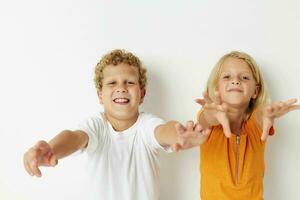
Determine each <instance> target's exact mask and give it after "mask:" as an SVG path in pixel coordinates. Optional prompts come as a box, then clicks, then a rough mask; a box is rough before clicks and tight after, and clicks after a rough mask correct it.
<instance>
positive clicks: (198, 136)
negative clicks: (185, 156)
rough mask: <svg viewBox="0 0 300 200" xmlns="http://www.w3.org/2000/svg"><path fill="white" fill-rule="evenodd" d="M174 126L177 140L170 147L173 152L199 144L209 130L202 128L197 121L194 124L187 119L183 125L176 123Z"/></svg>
mask: <svg viewBox="0 0 300 200" xmlns="http://www.w3.org/2000/svg"><path fill="white" fill-rule="evenodd" d="M175 128H176V132H177V136H178V138H177V141H178V142H177V143H175V144H173V145H172V147H171V148H172V150H173V151H175V152H177V151H179V150H184V149H189V148H192V147H195V146H198V145H200V144H201V143H203V141H205V140H206V138H207V137H208V135H209V134H210V132H211V129H210V128H207V129H203V127H202V126H201V125H200V124H199V123H196V124H194V122H193V121H188V122H187V123H186V126H185V127H184V126H183V125H182V124H180V123H177V124H176V125H175Z"/></svg>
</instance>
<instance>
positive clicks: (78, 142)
mask: <svg viewBox="0 0 300 200" xmlns="http://www.w3.org/2000/svg"><path fill="white" fill-rule="evenodd" d="M146 82H147V77H146V70H145V69H144V68H143V67H142V64H141V62H140V60H139V59H138V58H137V57H136V56H134V55H133V54H132V53H130V52H126V51H124V50H114V51H112V52H110V53H108V54H106V55H105V56H104V57H103V58H102V59H101V60H100V62H99V63H98V64H97V66H96V69H95V85H96V88H97V94H98V97H99V100H100V103H101V104H103V107H104V112H103V113H101V114H99V116H97V117H94V118H91V119H89V120H87V121H86V122H85V123H83V124H82V125H81V127H80V128H79V129H78V130H75V131H70V130H64V131H62V132H61V133H60V134H58V135H57V136H56V137H54V138H53V139H52V140H51V141H50V142H49V143H47V142H45V141H39V142H38V143H37V144H36V145H35V146H34V147H32V148H30V149H29V150H28V151H27V152H26V153H25V154H24V166H25V169H26V171H27V172H28V173H29V174H30V175H32V176H38V177H39V176H41V172H40V170H39V166H55V165H56V164H57V160H58V159H61V158H63V157H66V156H68V155H70V154H71V153H73V152H75V151H77V150H80V149H81V150H83V151H85V152H87V154H88V157H89V164H90V173H91V175H92V177H93V179H92V180H93V181H92V185H93V187H92V189H91V193H90V194H92V197H90V198H89V199H105V200H120V199H123V200H158V198H159V165H158V164H159V163H158V157H157V156H158V151H157V150H158V149H163V150H165V151H166V150H167V149H168V148H170V147H172V148H173V149H174V150H176V151H177V150H179V149H185V148H189V147H190V146H193V144H191V143H192V142H193V141H191V142H189V141H185V139H184V137H180V136H181V135H183V134H184V135H186V134H187V135H195V136H199V137H201V136H202V135H205V134H208V131H207V130H205V131H204V130H202V128H201V126H200V125H199V124H198V125H194V124H193V122H188V123H187V125H186V127H183V126H182V125H180V124H176V122H175V121H170V122H168V123H164V122H163V120H161V119H159V118H157V117H156V116H153V115H150V114H145V113H139V105H140V104H141V103H142V102H143V100H144V97H145V94H146V90H145V87H146ZM175 125H176V128H175ZM187 138H188V137H187Z"/></svg>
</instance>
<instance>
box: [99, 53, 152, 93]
mask: <svg viewBox="0 0 300 200" xmlns="http://www.w3.org/2000/svg"><path fill="white" fill-rule="evenodd" d="M120 63H123V64H128V65H130V66H133V67H136V68H137V69H138V74H139V85H140V88H141V89H144V88H145V87H146V85H147V76H146V72H147V70H146V69H145V68H144V67H143V65H142V62H141V61H140V59H139V58H138V57H137V56H135V55H134V54H133V53H131V52H129V51H126V50H123V49H115V50H112V51H111V52H109V53H107V54H105V55H104V56H103V57H102V58H101V60H100V61H99V62H98V63H97V65H96V67H95V77H94V83H95V86H96V88H97V90H101V89H102V86H103V84H102V80H103V70H104V69H105V67H107V66H108V65H118V64H120Z"/></svg>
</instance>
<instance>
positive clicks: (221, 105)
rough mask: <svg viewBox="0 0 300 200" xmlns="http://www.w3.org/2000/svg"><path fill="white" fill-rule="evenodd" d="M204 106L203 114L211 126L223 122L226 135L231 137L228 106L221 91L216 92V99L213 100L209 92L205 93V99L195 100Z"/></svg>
mask: <svg viewBox="0 0 300 200" xmlns="http://www.w3.org/2000/svg"><path fill="white" fill-rule="evenodd" d="M195 101H196V102H197V103H198V104H200V105H201V106H202V107H203V110H204V112H203V114H204V117H205V119H206V121H207V122H208V123H209V124H210V125H211V126H216V125H219V124H221V125H222V127H223V131H224V134H225V136H226V137H228V138H229V137H230V135H231V130H230V125H229V119H228V116H227V113H228V106H227V104H226V103H225V102H222V100H221V96H220V93H219V92H215V100H214V101H213V100H211V99H210V98H209V96H208V94H207V92H204V93H203V99H196V100H195Z"/></svg>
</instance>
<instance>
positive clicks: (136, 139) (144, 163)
mask: <svg viewBox="0 0 300 200" xmlns="http://www.w3.org/2000/svg"><path fill="white" fill-rule="evenodd" d="M162 123H164V121H163V120H162V119H160V118H158V117H156V116H154V115H150V114H145V113H140V114H139V117H138V119H137V121H136V122H135V124H134V125H132V126H131V127H130V128H128V129H127V130H125V131H122V132H117V131H115V130H114V129H113V128H112V126H111V124H110V123H109V122H108V121H107V120H106V118H105V116H104V114H103V113H101V115H100V116H97V117H94V118H90V119H88V120H86V121H85V122H84V123H83V124H81V126H80V128H79V129H80V130H82V131H84V132H85V133H87V134H88V137H89V142H88V146H87V147H86V149H84V151H85V152H87V154H88V165H89V170H88V171H89V172H88V173H90V179H91V187H92V188H91V192H90V194H89V197H88V198H87V199H89V200H158V199H159V161H158V149H163V150H165V151H168V149H164V148H163V147H162V146H160V144H159V143H158V142H157V140H156V138H155V136H154V129H155V128H156V127H157V126H158V125H160V124H162Z"/></svg>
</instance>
